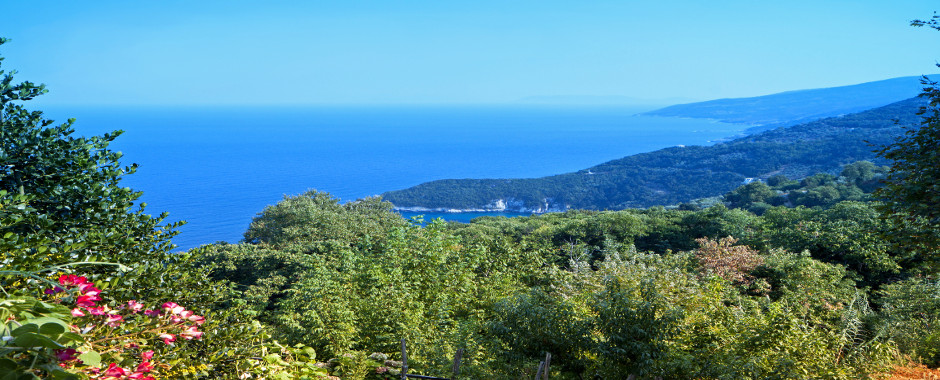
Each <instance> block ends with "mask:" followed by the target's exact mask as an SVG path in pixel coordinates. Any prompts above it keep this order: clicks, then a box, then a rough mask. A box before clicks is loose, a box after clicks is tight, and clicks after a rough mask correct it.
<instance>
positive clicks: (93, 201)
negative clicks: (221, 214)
mask: <svg viewBox="0 0 940 380" xmlns="http://www.w3.org/2000/svg"><path fill="white" fill-rule="evenodd" d="M5 42H7V40H6V39H0V45H2V44H3V43H5ZM0 59H2V58H0ZM14 74H15V71H11V72H4V71H0V192H2V193H0V197H4V198H5V199H6V200H7V201H8V202H12V203H16V204H19V205H20V206H22V207H23V210H28V212H24V213H22V214H21V215H20V216H21V217H22V218H23V222H20V223H4V224H0V237H2V238H0V248H4V249H3V251H4V252H21V253H26V254H28V256H29V257H28V260H20V261H22V262H18V263H17V265H21V267H20V269H37V268H43V267H47V266H49V265H56V264H62V263H64V262H71V261H91V260H100V261H116V262H121V263H135V262H138V261H140V256H141V255H149V254H151V253H154V252H157V253H166V252H168V251H169V249H170V248H171V247H172V246H171V243H170V238H171V237H172V236H174V235H175V234H176V231H175V230H174V229H175V227H177V224H173V225H165V226H161V225H160V223H161V222H162V220H163V218H164V217H165V215H161V216H159V217H151V216H150V215H147V214H144V212H143V211H144V209H143V204H140V205H139V207H135V202H136V201H137V199H138V198H139V197H140V195H141V193H140V192H137V191H134V190H132V189H130V188H128V187H122V186H121V184H120V181H121V179H122V177H123V176H124V175H126V174H131V173H133V172H134V171H135V170H136V165H130V166H122V165H121V164H120V162H119V159H120V158H121V153H120V152H115V151H112V150H110V149H108V144H109V143H110V142H111V141H112V140H114V139H115V138H116V137H118V136H119V135H120V134H121V131H115V132H112V133H108V134H105V135H103V136H95V137H91V138H85V137H74V136H73V133H74V132H75V130H74V128H73V127H72V124H73V123H74V119H70V120H69V121H68V122H66V123H63V124H60V125H54V122H53V121H52V120H48V119H45V118H44V117H43V114H42V112H40V111H29V110H27V109H26V108H24V107H23V105H21V104H20V103H22V102H23V101H26V100H30V99H32V98H34V97H36V96H39V95H42V94H43V93H45V92H46V89H45V86H44V85H37V84H34V83H32V82H28V81H27V82H20V83H16V82H14V79H13V76H14ZM13 197H17V199H18V201H15V202H14V201H13V200H12V199H13ZM0 216H2V215H0ZM2 256H5V254H0V257H2ZM25 257H26V255H24V254H17V255H15V257H14V258H11V260H18V259H23V258H25Z"/></svg>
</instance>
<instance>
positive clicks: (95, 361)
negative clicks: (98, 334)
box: [78, 351, 101, 367]
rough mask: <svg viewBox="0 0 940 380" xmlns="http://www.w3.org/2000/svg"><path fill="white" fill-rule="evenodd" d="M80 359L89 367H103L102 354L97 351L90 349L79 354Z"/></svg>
mask: <svg viewBox="0 0 940 380" xmlns="http://www.w3.org/2000/svg"><path fill="white" fill-rule="evenodd" d="M78 360H81V361H82V363H85V365H87V366H89V367H101V354H99V353H97V352H95V351H88V352H85V353H83V354H81V355H78Z"/></svg>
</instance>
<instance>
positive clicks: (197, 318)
mask: <svg viewBox="0 0 940 380" xmlns="http://www.w3.org/2000/svg"><path fill="white" fill-rule="evenodd" d="M186 319H188V320H189V321H190V322H193V323H195V324H197V325H200V326H201V325H202V324H203V323H206V319H205V318H203V317H201V316H198V315H191V316H189V318H186Z"/></svg>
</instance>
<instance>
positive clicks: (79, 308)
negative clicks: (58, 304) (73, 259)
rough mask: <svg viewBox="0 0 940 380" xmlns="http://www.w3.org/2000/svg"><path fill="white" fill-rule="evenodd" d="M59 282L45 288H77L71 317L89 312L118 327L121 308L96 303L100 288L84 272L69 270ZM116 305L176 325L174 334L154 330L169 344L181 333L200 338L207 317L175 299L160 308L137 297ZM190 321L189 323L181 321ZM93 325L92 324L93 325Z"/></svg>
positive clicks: (49, 290)
mask: <svg viewBox="0 0 940 380" xmlns="http://www.w3.org/2000/svg"><path fill="white" fill-rule="evenodd" d="M59 284H60V285H61V286H62V287H58V286H57V287H55V288H53V289H47V290H46V291H45V292H46V294H56V293H59V292H62V291H65V290H69V289H76V290H77V291H78V295H77V297H76V298H75V306H76V307H75V308H73V309H72V316H73V317H85V316H88V315H89V314H90V315H92V316H96V317H101V318H100V319H101V321H102V323H103V324H104V325H106V326H110V327H119V326H121V324H122V323H123V322H124V316H123V315H121V310H114V309H111V308H110V307H108V306H107V305H102V306H97V305H96V304H95V302H97V301H101V297H100V296H99V294H101V290H99V289H98V288H96V287H95V285H94V284H93V283H92V282H90V281H88V279H87V278H85V277H84V276H76V275H72V274H68V275H62V276H60V277H59ZM119 309H123V310H126V311H129V312H130V313H132V314H138V313H141V312H142V313H143V314H144V315H146V316H148V317H151V318H156V319H158V320H161V321H163V322H166V324H167V325H168V326H167V327H176V328H178V329H179V331H178V332H177V334H171V333H170V332H168V331H160V332H158V333H157V336H158V337H159V338H160V339H161V340H163V343H165V344H168V345H172V344H173V342H175V341H176V338H177V335H179V336H181V337H183V339H186V340H192V339H201V338H202V335H203V332H201V331H199V329H198V326H201V325H202V324H203V323H205V322H206V319H205V318H204V317H202V316H199V315H196V314H194V313H193V312H192V311H190V310H186V309H185V308H184V307H182V306H180V305H179V304H177V303H175V302H166V303H164V304H163V305H161V309H162V311H161V310H149V309H146V308H145V305H144V304H142V303H140V302H137V301H136V300H130V301H128V302H127V305H123V306H120V307H119ZM185 323H190V325H188V326H184V325H183V324H185ZM92 327H94V326H93V325H92Z"/></svg>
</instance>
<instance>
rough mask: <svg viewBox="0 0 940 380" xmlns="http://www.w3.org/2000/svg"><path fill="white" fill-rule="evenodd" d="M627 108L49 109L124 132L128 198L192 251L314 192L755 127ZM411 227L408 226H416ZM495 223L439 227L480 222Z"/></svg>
mask: <svg viewBox="0 0 940 380" xmlns="http://www.w3.org/2000/svg"><path fill="white" fill-rule="evenodd" d="M645 110H648V108H638V107H617V106H394V107H393V106H387V107H374V106H370V107H365V106H363V107H352V106H344V107H325V106H323V107H164V108H157V107H149V108H148V107H137V108H134V107H69V108H54V107H46V116H47V117H49V118H53V119H56V120H59V121H64V120H65V119H66V118H69V117H74V118H76V119H77V122H76V124H75V126H76V129H77V131H78V132H77V133H78V134H81V135H86V136H87V135H92V134H102V133H105V132H109V131H112V130H116V129H120V130H124V131H125V133H124V134H123V135H122V136H120V137H119V138H118V139H117V140H116V141H115V142H114V143H113V144H112V148H114V149H115V150H119V151H122V152H123V153H124V157H123V159H122V162H123V163H124V164H130V163H137V164H139V165H140V168H139V170H138V172H137V173H136V174H133V175H130V176H127V177H126V179H125V180H124V183H125V185H126V186H130V187H132V188H134V189H136V190H142V191H143V192H144V196H143V198H142V201H143V202H146V203H147V210H148V211H149V212H150V213H151V214H154V215H156V214H159V213H160V212H162V211H168V212H169V213H170V217H169V220H174V221H175V220H185V221H187V224H186V225H185V226H183V227H182V228H180V231H181V233H180V235H178V236H177V237H176V238H175V239H174V242H175V244H177V245H178V246H179V249H188V248H192V247H196V246H199V245H201V244H207V243H213V242H218V241H227V242H231V243H234V242H238V241H239V240H240V239H241V236H242V233H244V231H245V229H246V228H247V226H248V224H249V223H250V222H251V219H252V217H254V216H255V215H256V214H257V213H259V212H261V211H262V210H263V209H264V207H265V206H266V205H271V204H274V203H276V202H278V201H279V200H280V199H282V198H283V197H284V196H285V195H294V194H299V193H301V192H304V191H306V190H308V189H317V190H320V191H326V192H329V193H331V194H332V195H333V196H335V197H338V198H340V199H342V200H343V201H349V200H355V199H358V198H362V197H367V196H372V195H377V194H380V193H382V192H385V191H389V190H396V189H403V188H407V187H410V186H413V185H417V184H419V183H422V182H425V181H430V180H435V179H443V178H518V177H539V176H545V175H551V174H559V173H564V172H569V171H575V170H579V169H584V168H587V167H590V166H593V165H596V164H600V163H602V162H605V161H608V160H612V159H616V158H620V157H623V156H627V155H631V154H635V153H641V152H647V151H653V150H656V149H660V148H665V147H670V146H675V145H705V144H712V143H714V142H716V141H719V140H721V139H725V138H729V137H732V136H735V135H739V134H740V133H742V132H743V131H744V129H746V128H747V126H744V125H732V124H724V123H718V122H714V121H709V120H698V119H678V118H662V117H647V116H636V114H637V113H638V112H642V111H645ZM413 215H414V214H407V215H405V216H413ZM479 215H482V214H428V215H425V219H426V220H430V219H433V218H436V217H443V218H445V219H452V220H461V221H467V220H469V219H470V218H471V217H475V216H479Z"/></svg>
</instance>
